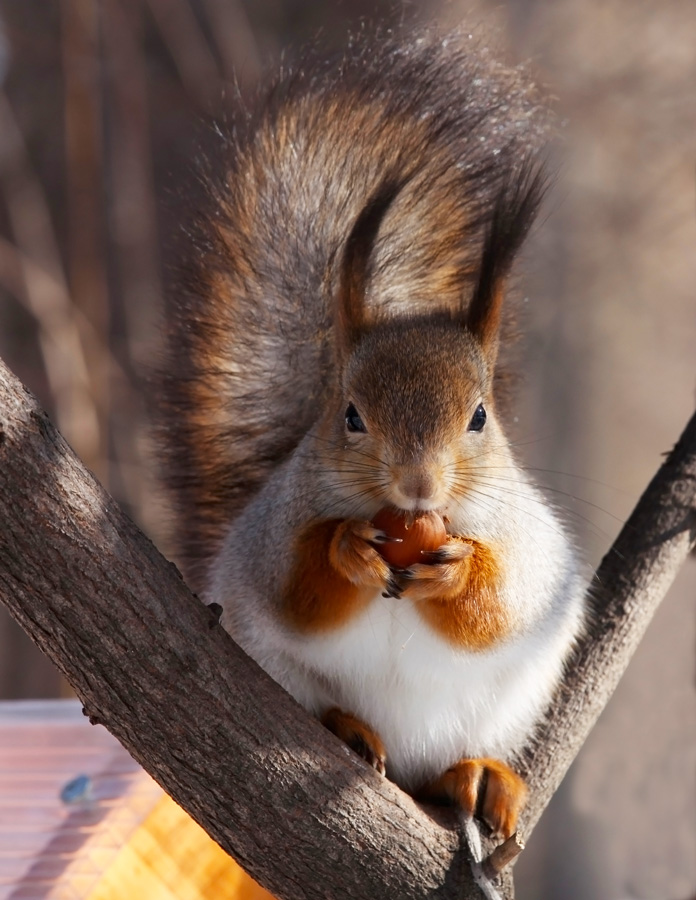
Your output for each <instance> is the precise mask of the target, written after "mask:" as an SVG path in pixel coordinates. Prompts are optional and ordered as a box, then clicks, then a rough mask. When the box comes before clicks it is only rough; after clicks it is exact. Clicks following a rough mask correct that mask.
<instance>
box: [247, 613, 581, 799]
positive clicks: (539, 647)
mask: <svg viewBox="0 0 696 900" xmlns="http://www.w3.org/2000/svg"><path fill="white" fill-rule="evenodd" d="M558 626H559V623H558V622H557V621H556V623H555V626H554V624H552V622H551V621H548V622H543V621H542V622H539V623H538V627H536V628H535V629H532V630H531V631H527V632H526V633H525V634H524V635H522V636H518V637H516V638H511V639H509V640H508V641H505V642H501V644H500V645H499V646H498V647H496V648H494V649H490V650H488V651H485V652H468V651H464V650H461V649H457V648H454V647H452V646H451V645H450V644H448V643H446V642H445V641H444V640H442V639H441V638H439V637H438V636H437V635H436V634H435V633H434V632H433V631H431V630H430V629H429V628H428V627H427V626H426V625H425V624H424V622H423V621H422V619H421V618H420V617H419V616H418V614H417V613H416V611H415V610H414V609H413V607H412V605H411V603H410V601H408V600H406V599H404V598H402V599H399V600H397V599H394V598H389V599H387V598H384V597H382V596H381V595H380V596H377V597H376V598H375V600H374V602H373V603H372V604H371V605H370V606H369V607H368V608H367V609H366V611H365V612H364V613H363V614H362V615H361V616H359V617H358V618H356V619H355V620H354V621H353V622H352V623H351V624H350V625H348V626H344V627H342V628H341V629H339V630H338V631H336V632H335V633H331V634H326V635H320V636H307V637H295V638H292V639H291V640H290V641H289V640H288V634H287V633H284V634H283V635H282V638H281V635H280V634H278V638H279V639H280V640H279V641H278V643H276V641H271V642H270V643H269V642H268V637H269V632H268V631H267V630H264V631H265V640H264V641H263V643H262V644H258V643H256V641H254V640H253V638H252V641H251V642H250V643H251V646H247V648H246V649H247V651H248V652H249V653H250V654H251V655H252V656H254V657H255V658H256V659H257V661H258V662H259V663H260V664H261V665H262V666H263V667H264V668H265V669H266V670H267V671H268V672H269V674H270V675H271V676H272V677H273V678H275V679H276V680H277V681H279V682H280V683H281V684H282V685H283V686H284V687H285V688H286V689H287V690H288V691H289V692H290V693H291V694H293V695H294V696H295V698H296V699H297V700H298V701H299V702H300V703H301V704H302V705H303V706H305V707H306V708H307V709H308V710H310V712H312V713H314V714H315V715H321V714H322V713H323V712H324V711H325V710H326V709H327V708H329V707H331V706H338V707H340V708H341V709H343V710H345V711H347V712H351V713H353V714H354V715H357V716H358V717H360V718H361V719H362V720H363V721H365V722H366V723H367V724H368V725H370V726H371V727H372V728H373V729H374V730H375V731H376V732H377V733H378V734H379V735H380V737H381V738H382V740H383V742H384V744H385V747H386V750H387V774H388V775H389V777H390V778H392V779H393V780H394V781H396V782H397V783H398V784H400V785H401V786H402V787H404V788H406V789H411V790H413V789H416V788H417V787H419V786H420V785H422V784H423V783H424V782H426V781H427V780H429V779H431V778H434V777H436V776H438V775H439V774H441V773H442V772H443V771H445V770H446V769H447V768H448V767H449V766H450V765H452V764H453V763H454V762H456V761H457V760H459V759H461V758H462V757H465V756H494V757H497V758H500V759H506V758H507V759H509V758H510V756H511V755H512V754H514V752H515V750H517V749H519V748H520V746H521V744H522V743H523V742H524V740H525V738H526V737H527V736H528V735H529V733H530V731H531V730H532V728H533V724H534V721H535V720H536V719H537V718H538V716H539V715H540V713H541V711H542V710H543V708H544V706H545V705H546V703H547V702H548V700H549V698H550V694H551V692H552V690H553V687H554V685H555V683H556V681H557V679H558V676H559V673H560V669H561V666H562V659H563V656H564V655H565V651H566V649H567V646H568V636H567V625H566V627H562V628H560V629H559V627H558ZM554 632H555V634H554ZM559 632H560V633H559ZM257 634H258V633H257ZM554 644H555V645H556V646H554Z"/></svg>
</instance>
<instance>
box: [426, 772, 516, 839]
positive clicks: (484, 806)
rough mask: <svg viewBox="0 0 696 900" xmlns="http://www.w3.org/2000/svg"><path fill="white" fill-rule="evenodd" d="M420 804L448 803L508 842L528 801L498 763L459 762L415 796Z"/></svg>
mask: <svg viewBox="0 0 696 900" xmlns="http://www.w3.org/2000/svg"><path fill="white" fill-rule="evenodd" d="M416 797H417V799H419V800H435V801H437V800H447V801H450V802H452V803H455V804H456V805H457V806H459V807H461V809H462V810H463V811H464V813H465V814H466V815H468V816H470V817H473V816H476V817H477V818H479V819H482V820H483V821H484V822H485V823H486V824H487V825H488V826H489V827H490V828H491V831H492V832H493V834H494V835H499V836H500V837H502V838H503V839H505V840H507V838H509V837H510V836H511V835H512V834H514V832H515V830H516V828H517V819H518V818H519V815H520V813H521V812H522V810H523V808H524V805H525V801H526V799H527V786H526V784H525V783H524V781H523V780H522V779H521V778H520V776H519V775H517V774H516V773H515V772H513V771H512V769H511V768H510V767H509V766H507V765H506V764H505V763H503V762H500V761H499V760H497V759H460V760H459V762H458V763H455V765H453V766H452V767H451V768H449V769H448V770H447V771H446V772H445V773H444V774H443V775H441V776H440V777H439V778H437V779H435V781H432V782H430V784H428V785H426V786H425V787H424V788H422V789H421V790H420V791H418V793H417V794H416Z"/></svg>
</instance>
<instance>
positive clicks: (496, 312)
mask: <svg viewBox="0 0 696 900" xmlns="http://www.w3.org/2000/svg"><path fill="white" fill-rule="evenodd" d="M548 182H549V177H548V175H547V174H546V173H545V171H544V168H543V166H542V165H541V164H540V163H539V162H538V161H535V160H532V159H527V160H525V161H524V162H523V164H522V166H521V168H520V169H518V170H517V171H516V172H512V173H511V174H510V176H509V177H508V179H506V180H505V181H504V182H503V184H502V186H501V187H500V190H499V191H498V196H497V198H496V200H495V204H494V207H493V213H492V216H491V219H490V223H489V225H488V230H487V233H486V237H485V240H484V244H483V252H482V254H481V264H480V267H479V274H478V281H477V284H476V289H475V291H474V295H473V297H472V300H471V303H470V304H469V307H468V309H467V311H466V312H465V314H464V321H465V324H466V326H467V328H468V329H469V331H471V333H472V334H473V335H474V336H475V337H477V338H478V339H479V341H480V342H481V345H482V346H483V349H484V353H485V354H486V356H487V357H488V358H489V360H490V362H491V364H493V363H495V359H496V357H497V352H498V332H499V328H500V315H501V309H502V304H503V295H504V290H505V280H506V278H507V276H508V274H509V272H510V268H511V267H512V264H513V262H514V260H515V256H516V255H517V252H518V251H519V249H520V247H521V246H522V244H523V243H524V240H525V238H526V237H527V234H528V233H529V230H530V228H531V227H532V224H533V222H534V220H535V218H536V215H537V213H538V211H539V207H540V206H541V202H542V200H543V197H544V193H545V191H546V188H547V186H548Z"/></svg>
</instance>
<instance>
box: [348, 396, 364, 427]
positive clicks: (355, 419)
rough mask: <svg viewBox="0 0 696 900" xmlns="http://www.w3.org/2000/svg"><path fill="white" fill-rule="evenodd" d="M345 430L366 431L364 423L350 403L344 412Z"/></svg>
mask: <svg viewBox="0 0 696 900" xmlns="http://www.w3.org/2000/svg"><path fill="white" fill-rule="evenodd" d="M346 428H347V429H348V431H362V432H366V431H367V428H365V423H364V422H363V420H362V419H361V418H360V414H359V413H358V411H357V409H356V408H355V407H354V406H353V404H352V403H349V404H348V409H347V410H346Z"/></svg>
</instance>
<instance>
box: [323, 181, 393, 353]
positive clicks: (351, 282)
mask: <svg viewBox="0 0 696 900" xmlns="http://www.w3.org/2000/svg"><path fill="white" fill-rule="evenodd" d="M403 184H404V182H403V180H398V179H396V178H387V179H385V180H383V181H382V182H381V183H380V185H379V187H378V188H377V190H376V191H375V192H374V193H373V194H372V196H371V197H370V199H369V200H368V201H367V203H366V204H365V206H364V207H363V209H362V212H361V213H360V215H359V216H358V218H357V219H356V220H355V224H354V225H353V227H352V229H351V232H350V234H349V235H348V239H347V240H346V243H345V248H344V250H343V260H342V262H341V275H340V284H339V292H338V302H337V304H336V321H335V328H336V335H337V339H338V345H339V354H340V355H341V356H344V357H345V356H347V355H348V354H349V353H350V351H351V349H352V348H353V347H354V346H355V344H356V343H357V341H358V340H359V339H360V336H361V335H362V334H363V333H364V332H365V330H366V329H367V326H368V321H369V319H368V315H367V305H366V294H367V286H368V281H369V276H370V265H371V262H372V257H373V252H374V248H375V242H376V240H377V235H378V233H379V229H380V226H381V224H382V221H383V219H384V216H385V215H386V213H387V210H388V209H389V207H390V206H391V205H392V203H393V202H394V199H395V198H396V196H397V194H398V193H399V191H400V190H401V188H402V187H403Z"/></svg>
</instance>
